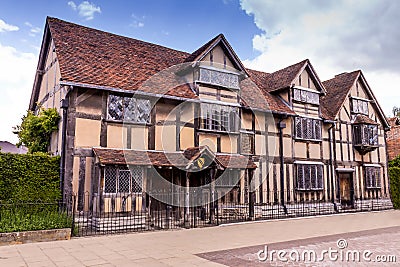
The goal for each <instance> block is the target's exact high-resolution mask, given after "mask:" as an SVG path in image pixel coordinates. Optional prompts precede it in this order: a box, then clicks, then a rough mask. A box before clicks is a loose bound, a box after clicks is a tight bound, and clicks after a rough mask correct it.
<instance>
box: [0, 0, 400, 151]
mask: <svg viewBox="0 0 400 267" xmlns="http://www.w3.org/2000/svg"><path fill="white" fill-rule="evenodd" d="M399 13H400V1H396V0H369V1H364V0H351V1H350V0H326V1H319V0H297V1H292V0H280V1H275V0H202V1H183V0H181V1H178V0H149V1H105V0H102V1H101V0H92V1H81V0H74V1H70V0H53V1H49V0H41V1H28V0H19V1H15V0H2V1H1V3H0V90H1V93H2V94H1V97H0V113H1V114H2V115H1V116H0V140H9V141H11V142H14V143H15V142H16V141H17V138H16V136H15V135H13V134H12V132H11V131H12V126H14V125H16V124H19V123H20V118H21V117H22V115H23V114H24V113H25V112H26V109H27V107H28V102H29V99H30V93H31V89H32V85H33V80H34V73H35V68H36V65H37V61H38V54H39V49H40V45H41V40H42V35H43V28H44V24H45V19H46V16H52V17H57V18H60V19H63V20H67V21H70V22H74V23H78V24H82V25H85V26H88V27H93V28H97V29H101V30H104V31H109V32H112V33H116V34H120V35H124V36H128V37H132V38H137V39H141V40H145V41H149V42H153V43H157V44H160V45H164V46H167V47H171V48H174V49H178V50H183V51H187V52H192V51H194V50H196V49H197V48H198V47H200V46H201V45H203V44H204V43H205V42H207V41H208V40H209V39H211V38H213V37H214V36H215V35H217V34H219V33H223V34H224V35H225V36H226V38H227V39H228V41H229V42H230V44H231V45H232V47H233V49H234V50H235V52H236V53H237V54H238V56H239V57H240V58H241V59H242V61H243V63H244V64H245V66H246V67H249V68H253V69H258V70H263V71H267V72H272V71H275V70H278V69H280V68H283V67H286V66H288V65H291V64H294V63H297V62H299V61H301V60H303V59H305V58H309V59H310V60H311V63H312V64H313V66H314V68H315V69H316V71H317V73H318V74H319V76H320V78H321V80H326V79H329V78H331V77H333V76H334V75H335V74H338V73H341V72H344V71H352V70H355V69H362V70H363V72H364V74H365V76H366V79H367V81H368V82H369V84H370V86H371V87H372V89H373V91H374V93H375V95H376V97H377V99H378V101H379V102H380V104H381V106H382V107H383V109H384V111H385V113H386V114H387V115H390V114H391V110H392V107H393V106H400V88H399V86H398V85H399V84H400V64H398V63H399V62H400V53H398V48H399V46H400V45H399V44H400V31H399V30H398V26H399V25H400V16H398V14H399Z"/></svg>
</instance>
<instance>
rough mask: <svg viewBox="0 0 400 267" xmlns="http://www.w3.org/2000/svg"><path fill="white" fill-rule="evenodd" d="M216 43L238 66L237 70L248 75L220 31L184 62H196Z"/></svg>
mask: <svg viewBox="0 0 400 267" xmlns="http://www.w3.org/2000/svg"><path fill="white" fill-rule="evenodd" d="M217 45H221V46H222V48H223V50H224V52H225V53H227V54H228V56H229V59H230V60H231V61H232V63H233V64H234V65H235V67H236V68H238V69H239V70H241V71H243V72H244V73H246V74H247V75H248V73H247V71H246V68H245V67H244V66H243V64H242V62H241V60H240V59H239V57H238V56H237V55H236V53H235V51H234V50H233V49H232V47H231V45H230V44H229V43H228V41H227V40H226V38H225V36H224V35H223V34H222V33H220V34H218V35H217V36H215V37H214V38H213V39H211V40H210V41H208V42H207V43H206V44H204V45H203V46H201V47H200V48H199V49H197V50H196V51H194V52H193V53H192V54H191V55H190V56H189V57H188V58H187V59H186V60H185V62H198V61H200V60H202V59H203V58H204V57H205V56H206V55H207V54H208V53H209V52H210V51H211V50H212V49H213V48H214V47H216V46H217Z"/></svg>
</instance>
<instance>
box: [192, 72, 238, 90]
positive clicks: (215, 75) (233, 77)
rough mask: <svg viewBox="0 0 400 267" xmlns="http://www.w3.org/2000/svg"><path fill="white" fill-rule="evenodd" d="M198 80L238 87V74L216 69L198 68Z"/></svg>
mask: <svg viewBox="0 0 400 267" xmlns="http://www.w3.org/2000/svg"><path fill="white" fill-rule="evenodd" d="M199 80H200V82H204V83H208V84H214V85H219V86H223V87H227V88H234V89H239V76H238V75H237V74H233V73H227V72H222V71H217V70H210V69H204V68H200V77H199Z"/></svg>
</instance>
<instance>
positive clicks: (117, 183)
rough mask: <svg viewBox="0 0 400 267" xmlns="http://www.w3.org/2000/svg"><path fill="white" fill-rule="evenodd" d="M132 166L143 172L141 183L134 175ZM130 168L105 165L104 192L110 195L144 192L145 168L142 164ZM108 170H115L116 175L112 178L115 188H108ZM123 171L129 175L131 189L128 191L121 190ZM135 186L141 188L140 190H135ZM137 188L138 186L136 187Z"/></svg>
mask: <svg viewBox="0 0 400 267" xmlns="http://www.w3.org/2000/svg"><path fill="white" fill-rule="evenodd" d="M130 168H137V169H140V174H141V177H140V179H141V181H140V184H139V183H137V181H136V179H135V178H134V177H133V176H132V170H131V169H130ZM130 168H121V167H118V166H105V167H104V172H103V173H104V174H103V175H104V186H103V194H104V195H106V196H110V195H130V194H141V193H142V192H143V180H144V168H142V167H140V166H135V167H130ZM107 171H113V172H115V173H114V175H115V177H114V178H112V179H113V180H114V181H112V183H111V184H114V188H115V189H114V190H113V191H111V190H107V184H108V183H109V182H107ZM121 173H128V175H129V190H128V191H120V186H121V183H120V182H121ZM134 186H135V187H137V188H140V190H133V189H134ZM135 189H136V188H135Z"/></svg>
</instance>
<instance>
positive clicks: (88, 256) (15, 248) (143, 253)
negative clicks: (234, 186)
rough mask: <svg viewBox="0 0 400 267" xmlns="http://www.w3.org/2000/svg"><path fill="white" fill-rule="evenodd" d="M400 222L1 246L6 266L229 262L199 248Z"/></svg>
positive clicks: (311, 223) (337, 220)
mask: <svg viewBox="0 0 400 267" xmlns="http://www.w3.org/2000/svg"><path fill="white" fill-rule="evenodd" d="M395 226H400V211H395V210H390V211H381V212H368V213H353V214H339V215H331V216H320V217H307V218H297V219H288V220H273V221H263V222H251V223H243V224H232V225H222V226H218V227H209V228H198V229H188V230H175V231H159V232H148V233H133V234H123V235H110V236H100V237H85V238H74V239H72V240H69V241H56V242H43V243H32V244H24V245H12V246H5V247H0V266H223V265H221V264H219V263H216V262H212V261H209V260H207V259H204V258H201V257H198V256H196V254H200V253H206V252H212V251H219V250H228V249H236V248H244V247H251V246H258V245H264V244H273V243H279V242H285V241H291V240H299V239H305V238H314V237H324V236H327V235H334V234H343V233H348V232H358V231H365V230H373V229H381V228H387V227H395Z"/></svg>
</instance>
